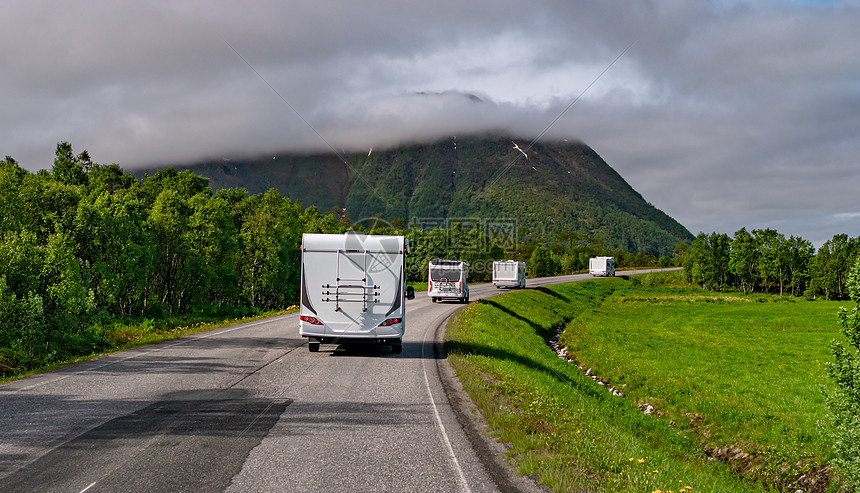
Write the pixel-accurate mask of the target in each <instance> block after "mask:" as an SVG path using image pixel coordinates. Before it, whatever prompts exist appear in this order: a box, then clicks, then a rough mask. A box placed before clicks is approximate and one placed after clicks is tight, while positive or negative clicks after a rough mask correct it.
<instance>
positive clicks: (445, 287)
mask: <svg viewBox="0 0 860 493" xmlns="http://www.w3.org/2000/svg"><path fill="white" fill-rule="evenodd" d="M429 269H430V272H429V274H428V276H427V296H429V297H430V301H432V302H433V303H436V302H437V301H439V300H442V299H453V300H457V301H459V302H461V303H468V302H469V283H468V280H467V279H468V277H469V264H468V263H467V262H461V261H459V260H441V259H438V258H434V259H432V260H431V261H430V264H429Z"/></svg>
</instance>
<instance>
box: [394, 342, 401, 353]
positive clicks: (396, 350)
mask: <svg viewBox="0 0 860 493" xmlns="http://www.w3.org/2000/svg"><path fill="white" fill-rule="evenodd" d="M402 352H403V344H401V343H399V342H397V343H394V344H392V345H391V354H400V353H402Z"/></svg>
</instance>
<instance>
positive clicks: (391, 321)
mask: <svg viewBox="0 0 860 493" xmlns="http://www.w3.org/2000/svg"><path fill="white" fill-rule="evenodd" d="M401 322H403V319H402V318H386V319H385V322H382V323H381V324H379V325H377V327H388V326H390V325H394V324H399V323H401Z"/></svg>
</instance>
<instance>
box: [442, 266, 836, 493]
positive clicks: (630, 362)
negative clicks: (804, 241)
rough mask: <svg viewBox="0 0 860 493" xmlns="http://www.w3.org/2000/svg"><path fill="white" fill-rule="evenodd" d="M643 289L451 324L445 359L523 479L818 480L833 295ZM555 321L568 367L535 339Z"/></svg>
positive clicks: (735, 484)
mask: <svg viewBox="0 0 860 493" xmlns="http://www.w3.org/2000/svg"><path fill="white" fill-rule="evenodd" d="M654 275H658V274H654ZM649 276H651V275H649ZM631 279H635V278H631ZM642 284H643V283H642V282H641V281H640V282H631V281H626V280H622V279H606V280H599V281H587V282H581V283H572V284H566V285H559V286H551V287H546V288H538V289H533V290H526V291H520V292H515V293H510V294H506V295H503V296H498V297H494V298H492V299H489V300H484V301H483V302H480V303H474V304H472V305H470V306H469V307H467V308H466V309H464V310H462V311H461V312H459V313H458V315H457V316H455V318H454V319H452V321H451V322H450V323H449V325H448V332H447V339H448V340H447V342H446V349H447V351H448V358H449V360H450V362H451V364H452V366H453V367H454V369H455V370H456V371H457V373H458V376H459V377H460V379H461V381H462V382H463V385H464V387H465V389H466V390H467V392H469V394H470V395H471V396H472V398H473V400H474V401H475V403H476V404H477V405H478V407H479V408H480V409H481V411H482V413H483V415H484V418H485V419H486V420H487V422H488V424H489V426H490V427H491V429H492V430H494V433H496V434H497V436H498V437H499V439H500V440H502V441H503V442H506V443H508V444H510V450H509V455H510V457H511V460H512V462H513V463H514V464H515V466H516V467H517V468H518V470H519V472H520V473H522V474H527V475H530V476H535V477H537V478H539V480H540V482H541V483H543V484H546V485H547V486H549V487H550V488H552V489H553V490H555V491H576V490H583V489H585V490H594V489H599V490H604V491H656V490H662V491H682V490H683V491H761V490H764V489H766V488H776V489H785V488H794V489H804V490H805V491H811V490H815V489H823V488H824V486H825V485H826V481H827V478H826V468H824V467H823V466H822V464H824V462H825V461H826V459H827V454H828V450H829V443H827V440H826V438H825V436H824V435H823V434H822V433H820V427H821V422H820V420H821V418H822V417H823V415H824V414H825V413H826V409H825V407H824V404H823V401H822V399H821V397H820V386H821V385H825V384H827V377H826V373H825V371H824V366H823V365H824V361H826V360H827V356H828V344H827V343H828V341H829V340H830V339H833V338H835V337H838V327H837V325H836V323H835V311H836V307H837V306H838V303H829V302H821V301H817V302H809V301H805V300H798V301H777V300H781V299H780V298H776V297H766V296H757V297H746V298H745V297H739V296H726V295H724V294H719V293H704V292H702V291H701V290H697V289H684V288H669V287H665V286H643V285H642ZM708 300H710V301H708ZM562 330H564V333H563V334H562V337H561V343H562V344H566V346H567V349H568V351H569V354H572V355H573V360H574V362H575V363H577V364H572V363H571V362H568V361H565V360H562V359H560V358H559V357H558V355H557V354H556V352H555V351H554V350H553V349H551V348H550V347H548V345H547V344H546V340H547V339H549V338H552V337H553V336H555V335H557V334H558V332H560V331H562ZM580 365H581V366H582V369H591V371H590V372H589V373H590V375H586V374H585V372H584V371H583V370H582V369H580ZM594 375H599V377H600V378H599V381H600V382H602V383H603V385H601V383H598V380H594V379H593V378H592V376H594ZM608 385H612V387H613V388H616V389H619V390H621V391H622V392H623V393H624V394H625V395H624V396H623V397H619V396H615V395H612V394H611V393H610V392H609V391H608V390H607V386H608ZM649 405H650V406H651V414H645V413H643V412H642V409H647V406H649ZM781 437H782V438H781ZM804 481H806V482H804Z"/></svg>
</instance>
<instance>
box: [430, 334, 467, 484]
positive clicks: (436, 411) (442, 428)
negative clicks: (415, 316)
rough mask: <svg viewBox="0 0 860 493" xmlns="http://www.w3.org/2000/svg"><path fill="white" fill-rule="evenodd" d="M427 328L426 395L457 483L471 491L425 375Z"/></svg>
mask: <svg viewBox="0 0 860 493" xmlns="http://www.w3.org/2000/svg"><path fill="white" fill-rule="evenodd" d="M432 330H433V332H434V333H435V331H436V327H435V326H433V327H432ZM428 332H430V331H429V330H428V331H427V332H425V333H424V342H423V344H422V345H421V359H422V360H423V361H424V365H422V366H423V370H424V386H425V387H426V389H427V395H428V396H430V404H431V405H432V406H433V415H434V416H436V424H437V425H439V431H440V432H441V433H442V441H444V442H445V447H447V449H448V457H449V458H450V459H451V462H453V464H454V469H456V470H457V475H458V478H457V483H458V484H459V485H460V488H461V491H465V492H468V493H471V491H472V490H471V489H470V488H469V484H468V483H467V482H466V475H465V474H464V473H463V468H462V467H461V466H460V461H458V460H457V456H456V455H455V454H454V447H453V446H451V440H450V439H449V438H448V432H446V431H445V425H444V424H443V423H442V417H441V416H440V415H439V408H438V407H437V406H436V400H435V399H433V392H432V391H431V390H430V378H429V377H428V376H427V362H428V361H430V359H428V358H427V354H426V352H427V333H428Z"/></svg>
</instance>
